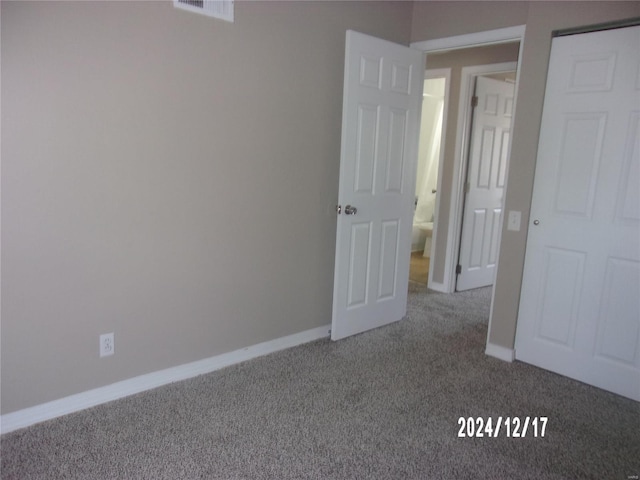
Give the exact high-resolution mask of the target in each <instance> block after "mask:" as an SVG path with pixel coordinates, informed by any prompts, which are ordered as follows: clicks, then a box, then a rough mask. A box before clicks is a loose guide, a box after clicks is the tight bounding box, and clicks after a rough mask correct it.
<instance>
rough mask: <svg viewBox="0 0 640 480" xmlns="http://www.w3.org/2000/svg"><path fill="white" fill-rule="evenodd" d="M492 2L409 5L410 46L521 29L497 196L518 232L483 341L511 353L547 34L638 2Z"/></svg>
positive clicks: (510, 242)
mask: <svg viewBox="0 0 640 480" xmlns="http://www.w3.org/2000/svg"><path fill="white" fill-rule="evenodd" d="M492 3H493V4H490V3H489V2H465V3H464V4H462V3H460V2H424V3H420V2H418V3H415V4H414V15H413V30H412V41H414V42H416V41H422V40H430V39H434V38H441V37H447V36H453V35H461V34H467V33H475V32H480V31H484V30H491V29H496V28H502V27H508V26H513V25H522V24H526V34H525V41H524V49H523V53H522V59H521V62H522V64H521V65H522V66H521V71H520V85H519V90H518V104H517V111H516V116H515V118H514V128H513V137H512V138H513V140H512V141H513V144H512V150H511V159H510V165H509V177H508V187H507V193H506V199H505V210H507V211H508V210H519V211H522V212H523V218H522V220H523V228H522V230H521V231H520V232H512V231H506V229H505V230H503V235H502V244H501V248H500V265H499V268H498V272H497V278H496V285H495V298H494V308H493V315H492V319H491V330H490V332H489V341H490V342H491V343H493V344H495V345H499V346H503V347H506V348H512V347H513V345H514V338H515V331H516V322H517V316H518V305H519V297H520V287H521V281H522V272H523V263H524V254H525V244H526V238H527V224H528V220H529V218H528V216H529V209H530V206H531V194H532V190H533V178H534V169H535V161H536V154H537V146H538V136H539V131H540V119H541V117H542V104H543V100H544V90H545V82H546V74H547V66H548V63H549V51H550V48H551V35H552V32H553V31H554V30H558V29H565V28H571V27H578V26H585V25H591V24H597V23H602V22H609V21H615V20H621V19H626V18H633V17H638V16H640V2H597V1H589V2H538V1H534V2H492ZM505 227H506V224H505Z"/></svg>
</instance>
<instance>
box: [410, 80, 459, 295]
mask: <svg viewBox="0 0 640 480" xmlns="http://www.w3.org/2000/svg"><path fill="white" fill-rule="evenodd" d="M424 78H425V80H428V79H432V78H444V105H443V106H442V131H441V132H440V152H439V153H438V178H437V180H436V203H435V205H434V207H433V211H434V217H435V213H436V212H438V209H439V208H440V195H437V192H439V191H440V189H441V188H442V175H441V174H440V172H441V171H442V164H443V163H444V141H445V138H446V136H447V118H448V116H449V97H450V96H451V69H450V68H431V69H429V68H427V69H426V70H425V74H424ZM420 141H422V139H420ZM416 180H417V177H416ZM437 229H438V222H437V221H434V222H433V230H432V231H431V247H430V248H429V259H431V258H433V254H434V253H435V245H436V243H435V241H434V239H435V235H436V230H437ZM432 276H433V269H431V268H430V269H429V273H428V280H427V285H429V284H430V283H431V277H432Z"/></svg>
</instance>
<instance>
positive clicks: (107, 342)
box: [100, 332, 116, 357]
mask: <svg viewBox="0 0 640 480" xmlns="http://www.w3.org/2000/svg"><path fill="white" fill-rule="evenodd" d="M115 349H116V345H115V342H114V339H113V332H111V333H104V334H102V335H100V356H101V357H106V356H108V355H113V354H114V353H116V350H115Z"/></svg>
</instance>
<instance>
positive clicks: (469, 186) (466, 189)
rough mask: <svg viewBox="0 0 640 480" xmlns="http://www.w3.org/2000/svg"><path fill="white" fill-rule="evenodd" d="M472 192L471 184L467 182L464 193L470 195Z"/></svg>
mask: <svg viewBox="0 0 640 480" xmlns="http://www.w3.org/2000/svg"><path fill="white" fill-rule="evenodd" d="M470 191H471V182H467V183H466V184H465V186H464V193H469V192H470Z"/></svg>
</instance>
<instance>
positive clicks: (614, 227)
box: [516, 27, 640, 400]
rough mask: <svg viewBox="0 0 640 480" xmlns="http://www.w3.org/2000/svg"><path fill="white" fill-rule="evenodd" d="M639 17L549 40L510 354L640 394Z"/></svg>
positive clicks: (638, 397) (628, 394)
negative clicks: (633, 23) (614, 26)
mask: <svg viewBox="0 0 640 480" xmlns="http://www.w3.org/2000/svg"><path fill="white" fill-rule="evenodd" d="M639 44H640V27H628V28H621V29H616V30H607V31H601V32H594V33H588V34H580V35H572V36H567V37H560V38H555V39H554V40H553V44H552V51H551V59H550V64H549V74H548V79H547V90H546V95H545V104H544V108H543V117H542V125H541V130H540V141H539V146H538V159H537V163H536V175H535V184H534V192H533V198H532V205H531V215H530V220H531V223H530V226H529V231H528V237H527V252H526V258H525V268H524V276H523V283H522V292H521V300H520V310H519V315H518V328H517V333H516V358H518V359H519V360H523V361H525V362H528V363H532V364H534V365H538V366H540V367H543V368H546V369H549V370H552V371H554V372H557V373H561V374H563V375H567V376H569V377H572V378H575V379H578V380H580V381H583V382H586V383H589V384H591V385H595V386H598V387H601V388H604V389H607V390H610V391H612V392H615V393H618V394H620V395H624V396H626V397H629V398H633V399H635V400H640V221H639V213H640V204H639V201H640V197H639V196H638V185H639V184H640V172H639V165H638V164H639V151H640V129H639V128H638V127H639V125H638V124H639V122H638V119H639V118H640V86H639V84H638V71H639V68H640V65H639V64H640V56H639V55H638V51H637V45H639Z"/></svg>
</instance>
